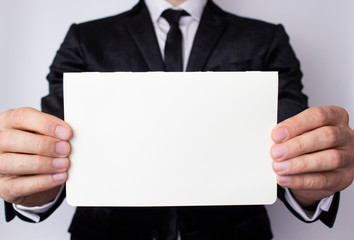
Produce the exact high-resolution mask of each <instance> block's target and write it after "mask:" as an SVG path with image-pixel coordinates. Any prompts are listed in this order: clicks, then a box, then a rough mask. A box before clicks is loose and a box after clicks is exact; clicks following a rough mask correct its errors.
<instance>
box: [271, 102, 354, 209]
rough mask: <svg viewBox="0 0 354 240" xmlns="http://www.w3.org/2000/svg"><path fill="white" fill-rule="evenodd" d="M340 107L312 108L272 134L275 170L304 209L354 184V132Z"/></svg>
mask: <svg viewBox="0 0 354 240" xmlns="http://www.w3.org/2000/svg"><path fill="white" fill-rule="evenodd" d="M348 122H349V116H348V114H347V112H346V111H345V110H344V109H343V108H340V107H336V106H327V107H313V108H310V109H307V110H305V111H303V112H302V113H300V114H298V115H296V116H294V117H292V118H289V119H287V120H285V121H283V122H281V123H279V124H278V125H277V126H276V127H275V128H274V129H273V131H272V138H273V141H274V142H275V144H274V145H273V146H272V149H271V156H272V158H273V160H274V161H273V169H274V171H275V173H276V174H277V181H278V184H279V185H281V186H283V187H287V188H289V189H290V191H291V192H292V194H293V196H294V197H295V199H296V200H297V201H298V202H299V204H300V205H302V206H303V207H312V206H314V205H315V204H316V203H317V202H318V201H319V200H321V199H322V198H325V197H328V196H331V195H333V194H334V193H336V192H338V191H341V190H343V189H345V188H346V187H348V186H349V185H351V184H352V182H353V177H354V131H353V130H352V129H350V127H349V125H348Z"/></svg>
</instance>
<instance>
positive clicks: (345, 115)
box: [336, 107, 349, 123]
mask: <svg viewBox="0 0 354 240" xmlns="http://www.w3.org/2000/svg"><path fill="white" fill-rule="evenodd" d="M336 109H337V111H338V113H339V116H340V118H341V120H342V121H343V122H344V123H349V114H348V112H347V111H346V110H345V109H344V108H342V107H336Z"/></svg>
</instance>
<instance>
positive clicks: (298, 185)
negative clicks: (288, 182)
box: [294, 177, 305, 189]
mask: <svg viewBox="0 0 354 240" xmlns="http://www.w3.org/2000/svg"><path fill="white" fill-rule="evenodd" d="M304 186H305V181H304V178H303V177H298V178H296V181H295V183H294V188H295V189H304Z"/></svg>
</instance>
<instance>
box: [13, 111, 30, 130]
mask: <svg viewBox="0 0 354 240" xmlns="http://www.w3.org/2000/svg"><path fill="white" fill-rule="evenodd" d="M27 112H28V108H18V109H15V110H13V112H12V121H13V123H14V126H15V127H17V128H21V127H23V121H24V117H25V115H26V113H27Z"/></svg>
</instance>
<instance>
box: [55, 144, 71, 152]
mask: <svg viewBox="0 0 354 240" xmlns="http://www.w3.org/2000/svg"><path fill="white" fill-rule="evenodd" d="M55 150H56V152H57V153H58V154H59V155H66V154H68V153H69V151H70V145H69V143H68V142H65V141H62V142H58V143H57V145H56V146H55Z"/></svg>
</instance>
